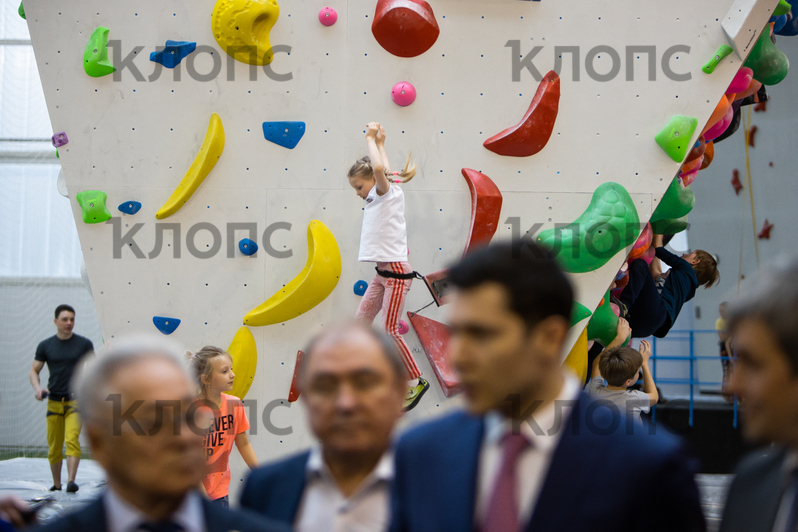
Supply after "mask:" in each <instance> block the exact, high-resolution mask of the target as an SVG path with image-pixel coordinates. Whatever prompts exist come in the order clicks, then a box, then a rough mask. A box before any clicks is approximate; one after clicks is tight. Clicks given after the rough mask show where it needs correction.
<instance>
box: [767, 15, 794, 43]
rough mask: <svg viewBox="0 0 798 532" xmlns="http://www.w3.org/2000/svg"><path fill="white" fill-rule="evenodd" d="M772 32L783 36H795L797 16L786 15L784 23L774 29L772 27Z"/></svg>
mask: <svg viewBox="0 0 798 532" xmlns="http://www.w3.org/2000/svg"><path fill="white" fill-rule="evenodd" d="M773 33H775V34H776V35H781V36H783V37H795V36H796V35H798V17H794V16H792V14H790V15H788V16H787V21H786V22H785V23H784V25H783V26H782V27H781V29H779V30H776V29H775V28H774V31H773Z"/></svg>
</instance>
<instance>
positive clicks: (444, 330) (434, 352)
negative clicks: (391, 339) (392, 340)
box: [407, 312, 461, 397]
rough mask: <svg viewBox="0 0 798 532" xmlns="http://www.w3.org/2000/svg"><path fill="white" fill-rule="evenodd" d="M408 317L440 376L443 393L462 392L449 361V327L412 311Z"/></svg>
mask: <svg viewBox="0 0 798 532" xmlns="http://www.w3.org/2000/svg"><path fill="white" fill-rule="evenodd" d="M407 317H408V319H409V320H410V324H411V325H412V326H413V329H414V330H415V331H416V335H417V336H418V340H419V341H420V342H421V347H423V348H424V353H425V354H426V355H427V360H429V365H430V366H432V369H433V371H434V372H435V376H436V377H437V378H438V384H440V385H441V389H442V390H443V395H445V396H446V397H451V396H453V395H454V394H456V393H458V392H460V391H461V386H460V381H459V380H458V378H457V373H455V371H454V368H452V366H451V363H450V362H449V351H448V346H449V335H450V330H449V327H448V326H447V325H444V324H443V323H439V322H437V321H435V320H431V319H429V318H425V317H424V316H420V315H418V314H413V313H412V312H408V313H407Z"/></svg>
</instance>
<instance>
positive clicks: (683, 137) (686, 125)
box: [654, 115, 698, 163]
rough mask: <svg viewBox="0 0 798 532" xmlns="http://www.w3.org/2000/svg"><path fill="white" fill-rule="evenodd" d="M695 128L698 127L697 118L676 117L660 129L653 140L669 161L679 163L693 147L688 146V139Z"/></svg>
mask: <svg viewBox="0 0 798 532" xmlns="http://www.w3.org/2000/svg"><path fill="white" fill-rule="evenodd" d="M696 126H698V119H697V118H693V117H692V116H679V115H676V116H674V117H672V118H671V119H670V120H669V121H668V125H667V126H665V127H664V128H662V131H660V132H659V133H657V136H656V137H654V139H655V140H656V141H657V144H659V146H660V148H662V149H663V150H665V153H667V154H668V156H670V158H671V159H673V160H674V161H676V162H677V163H680V162H682V161H683V160H684V158H685V156H687V152H688V151H690V149H692V147H693V145H692V144H690V139H691V138H692V137H693V133H694V132H695V128H696Z"/></svg>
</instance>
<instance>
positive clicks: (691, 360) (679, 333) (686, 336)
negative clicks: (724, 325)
mask: <svg viewBox="0 0 798 532" xmlns="http://www.w3.org/2000/svg"><path fill="white" fill-rule="evenodd" d="M710 333H711V334H713V335H717V334H718V333H717V331H715V330H713V329H696V330H675V331H670V332H669V333H668V336H666V337H665V338H651V376H652V377H653V379H654V383H655V384H657V385H659V384H680V385H686V386H688V387H689V389H690V426H691V427H692V426H693V412H694V410H695V388H696V386H701V385H713V386H717V385H722V384H723V383H721V382H712V381H702V380H699V379H698V378H696V374H695V367H694V366H695V361H696V360H718V361H722V360H729V361H730V360H731V357H721V356H720V355H715V356H711V355H696V354H695V335H696V334H710ZM667 341H677V342H684V341H687V342H688V345H689V350H690V354H689V355H688V356H670V355H668V356H657V343H658V342H667ZM657 360H662V361H665V360H670V361H684V362H687V363H688V364H689V375H690V376H689V378H687V379H657ZM733 408H734V419H733V424H734V428H737V397H736V396H735V397H734V406H733ZM651 420H652V422H656V420H657V406H656V405H654V407H653V408H652V409H651Z"/></svg>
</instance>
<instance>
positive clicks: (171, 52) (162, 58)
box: [150, 41, 197, 68]
mask: <svg viewBox="0 0 798 532" xmlns="http://www.w3.org/2000/svg"><path fill="white" fill-rule="evenodd" d="M196 49H197V43H195V42H190V41H166V46H164V49H163V50H158V51H157V52H151V53H150V61H153V62H154V63H160V64H162V65H163V66H165V67H166V68H175V67H176V66H177V65H179V64H180V62H181V61H182V60H183V59H184V58H186V57H187V56H188V54H190V53H191V52H193V51H194V50H196Z"/></svg>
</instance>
